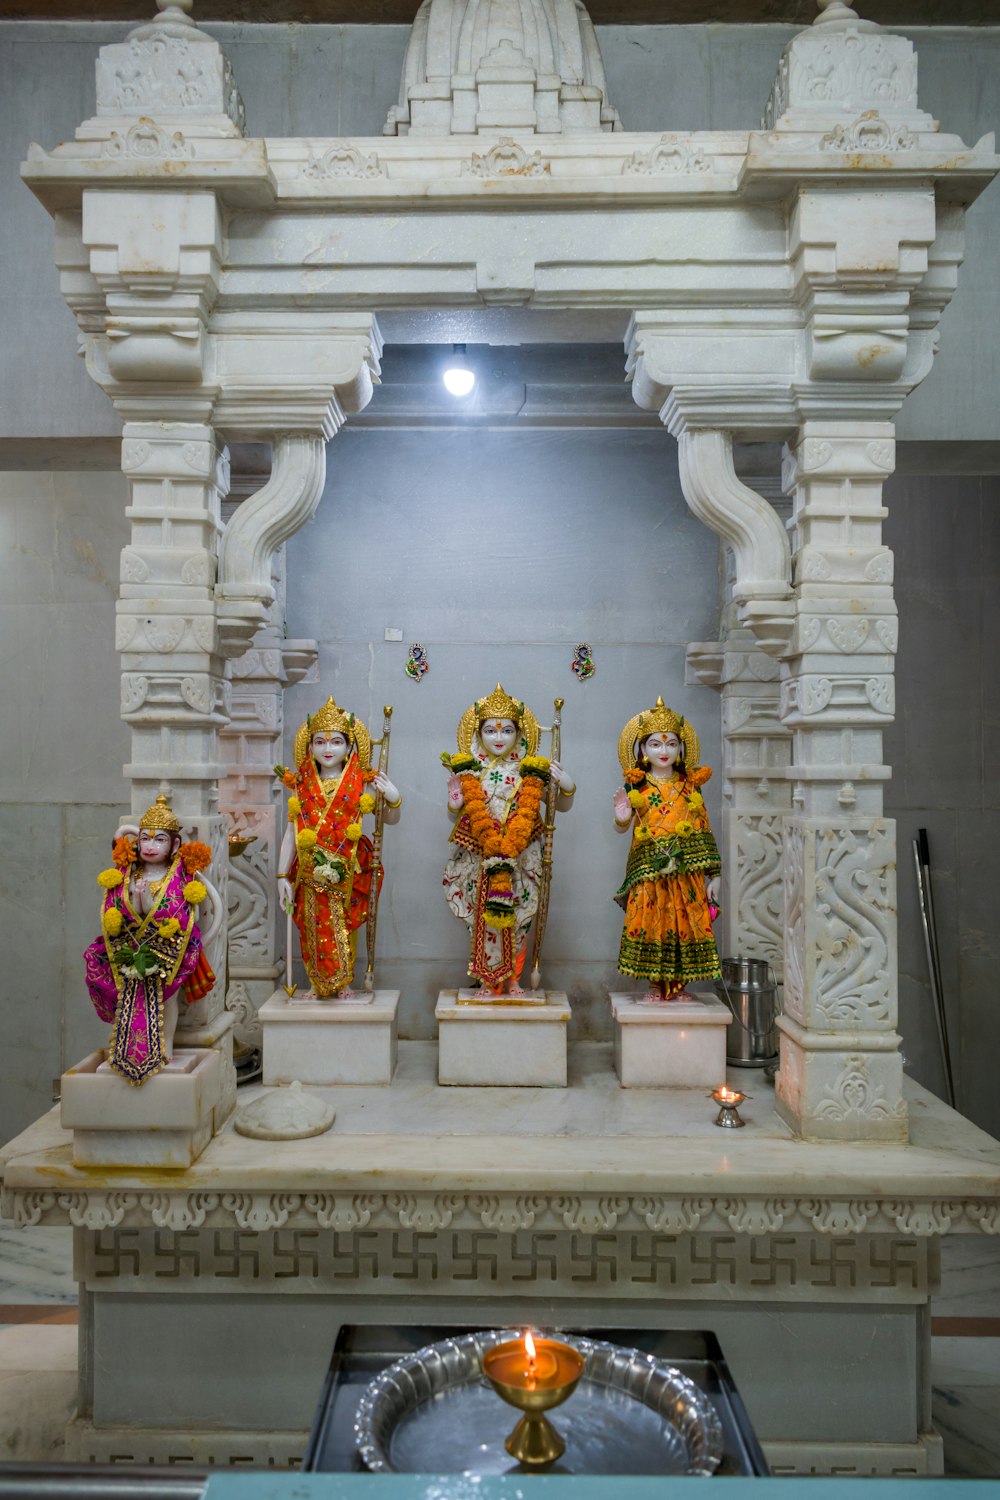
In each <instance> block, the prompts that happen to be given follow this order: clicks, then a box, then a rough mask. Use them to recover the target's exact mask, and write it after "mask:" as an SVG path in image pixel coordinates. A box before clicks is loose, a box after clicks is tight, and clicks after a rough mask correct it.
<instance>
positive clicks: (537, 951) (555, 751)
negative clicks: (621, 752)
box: [531, 698, 566, 990]
mask: <svg viewBox="0 0 1000 1500" xmlns="http://www.w3.org/2000/svg"><path fill="white" fill-rule="evenodd" d="M565 701H566V700H565V699H564V698H554V699H553V700H552V706H553V708H554V710H555V712H554V713H553V715H552V755H551V759H552V760H558V759H559V751H560V742H561V734H560V731H561V729H562V718H561V715H562V706H563V703H564V702H565ZM558 795H559V788H558V787H557V786H556V779H555V777H554V776H550V777H549V785H548V788H547V791H546V795H545V835H544V838H543V841H542V877H541V880H540V881H539V885H538V915H537V916H536V917H535V941H534V944H533V946H532V950H531V988H532V989H533V990H537V989H538V986H539V984H540V983H541V978H542V975H541V969H540V967H539V965H540V964H541V960H542V943H543V942H544V941H545V923H546V922H547V920H548V916H549V890H550V888H551V885H552V842H553V840H554V838H555V834H556V798H557V797H558Z"/></svg>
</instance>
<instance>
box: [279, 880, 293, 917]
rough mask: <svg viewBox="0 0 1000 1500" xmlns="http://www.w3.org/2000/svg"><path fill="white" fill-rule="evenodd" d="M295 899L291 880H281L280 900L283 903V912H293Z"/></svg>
mask: <svg viewBox="0 0 1000 1500" xmlns="http://www.w3.org/2000/svg"><path fill="white" fill-rule="evenodd" d="M293 899H294V896H293V891H292V882H291V881H290V880H279V881H278V900H279V901H280V902H281V905H282V908H283V910H285V911H286V912H290V911H291V910H292V905H293Z"/></svg>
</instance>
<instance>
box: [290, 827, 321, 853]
mask: <svg viewBox="0 0 1000 1500" xmlns="http://www.w3.org/2000/svg"><path fill="white" fill-rule="evenodd" d="M318 838H319V835H318V834H317V833H316V830H315V829H314V828H302V829H300V830H299V832H298V833H297V834H296V836H295V845H296V848H297V849H299V850H305V849H312V848H313V847H314V846H315V845H316V843H317V842H318Z"/></svg>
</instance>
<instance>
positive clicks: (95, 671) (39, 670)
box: [0, 472, 129, 803]
mask: <svg viewBox="0 0 1000 1500" xmlns="http://www.w3.org/2000/svg"><path fill="white" fill-rule="evenodd" d="M125 504H126V487H125V482H124V479H123V478H122V476H121V475H120V474H108V473H100V472H98V473H83V474H80V473H60V474H38V473H5V474H0V559H2V561H0V600H2V603H0V616H2V627H3V628H2V635H0V693H2V695H3V697H2V701H4V702H6V703H16V704H17V706H18V710H17V712H16V713H12V714H9V715H5V719H4V754H3V756H2V757H0V800H4V801H24V802H31V801H40V800H49V801H65V802H78V803H87V802H90V801H110V800H111V799H112V798H118V797H120V796H121V792H122V788H123V781H122V776H121V767H122V765H123V764H124V762H125V761H126V759H127V758H128V753H129V749H128V732H127V730H126V729H125V726H124V725H123V724H122V722H121V719H120V717H119V686H118V668H117V658H116V656H115V652H114V609H115V599H116V598H117V590H118V585H117V579H118V566H119V554H120V551H121V548H122V546H123V545H124V543H125V541H126V539H127V536H128V522H127V521H126V519H125V514H124V512H125Z"/></svg>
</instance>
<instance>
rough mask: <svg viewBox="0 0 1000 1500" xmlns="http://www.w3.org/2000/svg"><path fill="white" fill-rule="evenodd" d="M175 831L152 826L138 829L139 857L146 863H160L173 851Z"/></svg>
mask: <svg viewBox="0 0 1000 1500" xmlns="http://www.w3.org/2000/svg"><path fill="white" fill-rule="evenodd" d="M176 837H177V835H176V834H175V833H167V832H166V830H162V831H157V830H155V829H152V828H140V829H139V858H140V859H141V860H143V861H144V862H145V863H146V864H150V865H161V864H163V863H164V862H165V861H166V860H168V859H169V858H170V856H171V854H172V853H173V847H174V839H175V838H176Z"/></svg>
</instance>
